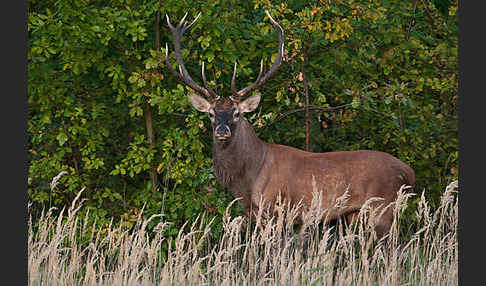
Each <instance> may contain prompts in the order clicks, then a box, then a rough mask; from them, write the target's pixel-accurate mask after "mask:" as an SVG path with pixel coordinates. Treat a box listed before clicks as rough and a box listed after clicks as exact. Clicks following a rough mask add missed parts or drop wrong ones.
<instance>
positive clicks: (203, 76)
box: [201, 62, 219, 98]
mask: <svg viewBox="0 0 486 286" xmlns="http://www.w3.org/2000/svg"><path fill="white" fill-rule="evenodd" d="M201 74H202V79H203V82H204V86H205V87H206V89H207V90H208V91H209V93H210V94H211V96H212V97H213V98H218V97H219V96H218V95H217V94H216V92H215V91H214V90H213V89H212V88H211V86H210V85H209V83H208V82H207V80H206V73H205V72H204V62H203V63H202V67H201Z"/></svg>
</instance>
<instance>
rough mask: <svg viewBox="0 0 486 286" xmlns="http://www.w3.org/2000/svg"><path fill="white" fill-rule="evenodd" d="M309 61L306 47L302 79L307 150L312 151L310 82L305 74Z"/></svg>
mask: <svg viewBox="0 0 486 286" xmlns="http://www.w3.org/2000/svg"><path fill="white" fill-rule="evenodd" d="M306 62H307V49H304V61H303V62H302V66H301V70H300V72H301V73H302V81H303V83H304V93H305V151H308V152H310V127H311V122H310V112H309V83H308V82H307V77H306V75H305V64H306Z"/></svg>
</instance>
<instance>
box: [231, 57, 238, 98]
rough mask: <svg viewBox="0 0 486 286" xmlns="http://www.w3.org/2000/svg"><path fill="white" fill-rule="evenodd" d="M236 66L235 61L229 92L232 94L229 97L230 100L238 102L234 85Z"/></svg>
mask: <svg viewBox="0 0 486 286" xmlns="http://www.w3.org/2000/svg"><path fill="white" fill-rule="evenodd" d="M237 64H238V63H237V62H236V61H235V67H234V68H233V77H232V78H231V92H232V93H233V96H231V100H238V91H237V90H236V84H235V79H236V65H237Z"/></svg>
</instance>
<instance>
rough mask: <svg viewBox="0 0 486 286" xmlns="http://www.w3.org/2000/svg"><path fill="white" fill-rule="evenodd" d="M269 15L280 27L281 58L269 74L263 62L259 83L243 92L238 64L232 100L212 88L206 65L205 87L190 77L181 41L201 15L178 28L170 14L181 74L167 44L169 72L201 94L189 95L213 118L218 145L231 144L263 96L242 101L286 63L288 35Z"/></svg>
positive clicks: (168, 22) (258, 78) (268, 14)
mask: <svg viewBox="0 0 486 286" xmlns="http://www.w3.org/2000/svg"><path fill="white" fill-rule="evenodd" d="M265 12H266V13H267V16H268V17H269V19H270V21H271V22H272V24H273V25H274V26H275V28H277V30H278V32H279V48H278V54H277V58H276V59H275V62H274V63H273V65H272V67H271V68H270V70H268V72H266V73H265V74H263V60H262V61H261V62H260V72H259V74H258V77H257V79H256V81H255V82H254V83H253V84H251V85H249V86H247V87H245V88H243V89H241V90H239V91H238V90H237V89H236V84H235V79H236V66H237V64H236V62H235V65H234V69H233V78H232V80H231V91H232V96H230V97H229V98H225V97H220V96H219V95H218V94H216V92H215V91H214V90H213V89H212V88H211V86H209V84H208V82H207V80H206V76H205V73H204V62H203V64H202V68H201V74H202V80H203V83H204V87H201V86H200V85H198V84H197V83H196V82H195V81H194V80H193V79H192V78H191V76H190V75H189V73H188V72H187V70H186V68H185V66H184V61H183V60H182V53H181V38H182V35H183V33H184V32H185V31H186V30H187V29H188V28H190V27H191V26H192V25H193V24H194V23H195V22H196V20H197V19H198V18H199V16H200V15H201V14H199V15H198V16H197V17H196V18H195V19H194V20H193V21H192V22H191V23H190V24H188V23H187V22H186V21H185V19H186V17H187V13H186V15H185V16H184V17H183V18H182V20H181V21H180V22H179V24H177V26H175V27H174V26H173V25H172V24H171V23H170V20H169V17H168V16H167V15H166V18H167V24H168V25H169V28H170V30H171V31H172V35H173V38H174V51H175V55H176V59H177V63H178V65H179V72H177V71H175V69H174V68H173V67H172V65H171V64H170V62H169V51H168V47H167V44H166V54H165V59H166V62H167V67H168V69H169V70H170V71H171V72H172V74H173V75H174V76H175V77H176V78H178V79H179V80H180V81H182V82H183V83H184V84H186V85H187V86H189V87H190V88H192V89H193V90H194V91H196V92H197V93H199V94H200V95H197V94H195V93H190V94H189V101H190V103H191V104H192V106H194V108H196V109H197V110H199V111H201V112H207V113H208V114H209V118H210V119H211V123H212V127H213V137H214V139H215V141H216V142H224V143H228V142H229V141H231V138H232V136H233V135H234V133H235V130H236V129H237V126H238V124H239V122H240V119H241V117H242V115H243V114H244V113H246V112H251V111H253V110H255V109H256V108H257V107H258V104H259V103H260V99H261V94H260V93H256V94H253V95H251V96H249V97H248V98H246V99H245V100H242V99H243V97H244V96H245V95H247V94H248V93H249V92H251V91H253V90H256V89H258V88H260V87H261V86H262V85H263V84H264V83H265V82H266V81H267V80H268V79H269V78H270V77H271V76H273V74H275V72H276V71H277V69H278V68H279V66H280V64H281V63H282V55H283V49H284V34H283V29H282V27H281V26H280V25H279V24H278V23H277V22H276V21H275V20H274V19H273V18H272V17H271V16H270V13H268V11H265Z"/></svg>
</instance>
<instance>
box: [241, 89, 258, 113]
mask: <svg viewBox="0 0 486 286" xmlns="http://www.w3.org/2000/svg"><path fill="white" fill-rule="evenodd" d="M261 97H262V95H261V94H260V93H257V94H254V95H252V96H250V97H248V98H247V99H245V101H243V102H240V103H238V109H239V110H240V112H241V113H245V112H251V111H253V110H255V109H256V108H257V107H258V104H259V103H260V99H261Z"/></svg>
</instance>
